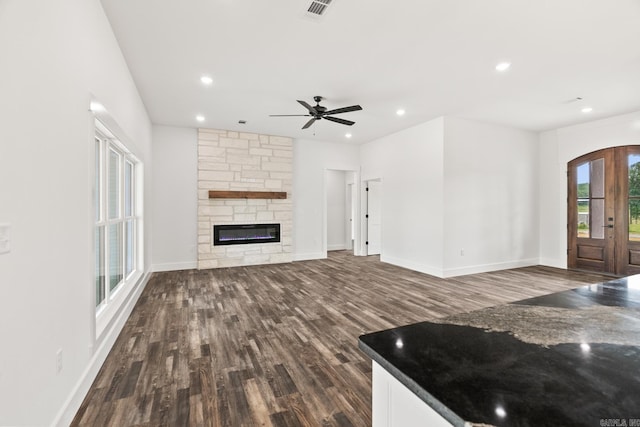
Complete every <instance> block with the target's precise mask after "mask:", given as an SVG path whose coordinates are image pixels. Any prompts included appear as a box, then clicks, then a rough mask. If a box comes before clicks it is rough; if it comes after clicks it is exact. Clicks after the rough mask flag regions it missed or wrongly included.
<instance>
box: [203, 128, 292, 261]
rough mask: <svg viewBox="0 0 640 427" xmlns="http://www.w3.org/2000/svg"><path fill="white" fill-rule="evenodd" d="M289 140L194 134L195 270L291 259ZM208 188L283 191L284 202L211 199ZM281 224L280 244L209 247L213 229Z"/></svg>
mask: <svg viewBox="0 0 640 427" xmlns="http://www.w3.org/2000/svg"><path fill="white" fill-rule="evenodd" d="M292 180H293V140H292V139H291V138H285V137H280V136H271V135H260V134H255V133H243V132H232V131H225V130H214V129H199V130H198V268H199V269H206V268H218V267H236V266H242V265H255V264H276V263H283V262H291V260H292V247H291V243H292V237H291V233H292V227H293V224H292V222H293V221H292V220H293V203H292V200H291V190H292ZM209 190H237V191H286V192H287V198H286V199H277V200H276V199H209ZM252 223H254V224H265V223H277V224H280V242H279V243H257V244H244V245H231V246H213V226H214V225H225V224H252Z"/></svg>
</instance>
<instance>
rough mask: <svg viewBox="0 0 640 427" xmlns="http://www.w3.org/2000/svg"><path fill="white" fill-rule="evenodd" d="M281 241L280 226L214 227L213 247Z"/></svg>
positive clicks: (234, 225) (237, 225)
mask: <svg viewBox="0 0 640 427" xmlns="http://www.w3.org/2000/svg"><path fill="white" fill-rule="evenodd" d="M279 241H280V224H233V225H214V226H213V245H214V246H220V245H243V244H247V243H274V242H279Z"/></svg>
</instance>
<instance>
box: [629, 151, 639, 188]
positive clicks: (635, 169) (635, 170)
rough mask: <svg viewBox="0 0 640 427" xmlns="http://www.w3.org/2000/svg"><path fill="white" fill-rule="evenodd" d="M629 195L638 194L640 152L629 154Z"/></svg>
mask: <svg viewBox="0 0 640 427" xmlns="http://www.w3.org/2000/svg"><path fill="white" fill-rule="evenodd" d="M629 195H630V196H640V154H630V155H629Z"/></svg>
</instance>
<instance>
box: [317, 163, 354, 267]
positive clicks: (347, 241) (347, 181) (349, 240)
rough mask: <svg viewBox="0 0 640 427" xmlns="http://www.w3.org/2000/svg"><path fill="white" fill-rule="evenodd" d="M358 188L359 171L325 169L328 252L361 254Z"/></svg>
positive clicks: (326, 241) (326, 247)
mask: <svg viewBox="0 0 640 427" xmlns="http://www.w3.org/2000/svg"><path fill="white" fill-rule="evenodd" d="M357 206H358V188H357V175H356V172H355V171H349V170H333V169H327V170H326V171H325V236H324V237H325V243H324V245H325V246H324V247H325V251H339V250H347V251H350V252H351V253H352V254H353V255H359V254H358V253H357V244H356V242H357V215H356V211H357Z"/></svg>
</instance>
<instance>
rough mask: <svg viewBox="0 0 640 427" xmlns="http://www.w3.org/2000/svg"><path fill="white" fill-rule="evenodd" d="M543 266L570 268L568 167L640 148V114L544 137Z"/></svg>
mask: <svg viewBox="0 0 640 427" xmlns="http://www.w3.org/2000/svg"><path fill="white" fill-rule="evenodd" d="M539 140H540V161H539V179H540V203H539V209H540V234H539V239H540V263H541V264H543V265H550V266H554V267H560V268H566V267H567V253H566V250H567V163H568V162H569V161H571V160H573V159H575V158H577V157H580V156H581V155H583V154H587V153H590V152H592V151H596V150H599V149H602V148H608V147H615V146H622V145H638V144H640V111H639V112H635V113H630V114H624V115H620V116H615V117H611V118H608V119H604V120H596V121H593V122H589V123H585V124H582V125H576V126H569V127H565V128H560V129H556V130H552V131H548V132H543V133H541V134H540V138H539Z"/></svg>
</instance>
